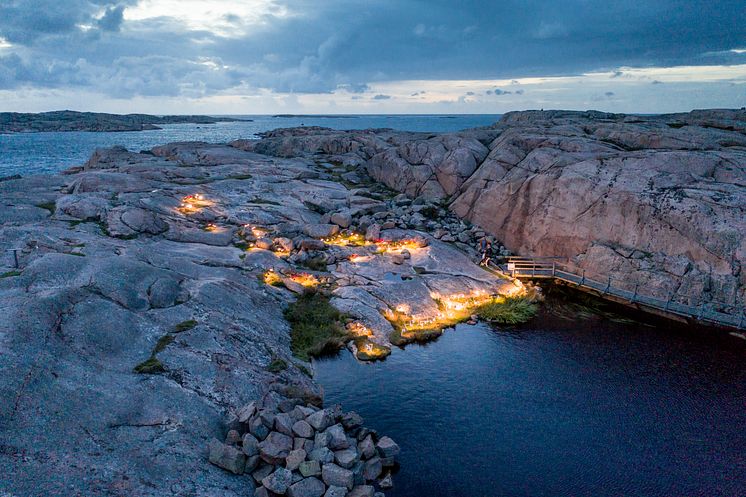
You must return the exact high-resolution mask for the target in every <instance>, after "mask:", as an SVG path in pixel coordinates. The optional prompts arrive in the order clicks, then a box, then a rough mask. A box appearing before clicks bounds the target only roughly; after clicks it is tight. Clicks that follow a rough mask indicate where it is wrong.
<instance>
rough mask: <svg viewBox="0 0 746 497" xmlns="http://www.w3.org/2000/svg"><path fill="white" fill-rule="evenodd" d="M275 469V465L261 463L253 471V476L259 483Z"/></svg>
mask: <svg viewBox="0 0 746 497" xmlns="http://www.w3.org/2000/svg"><path fill="white" fill-rule="evenodd" d="M274 469H275V468H274V466H272V465H271V464H266V463H264V464H262V463H260V464H259V465H258V466H257V468H256V469H255V470H254V471H253V472H252V473H251V477H252V478H253V479H254V481H256V482H257V483H261V481H262V480H263V479H265V478H266V477H267V476H269V474H270V473H272V471H274Z"/></svg>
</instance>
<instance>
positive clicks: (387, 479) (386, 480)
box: [378, 473, 394, 489]
mask: <svg viewBox="0 0 746 497" xmlns="http://www.w3.org/2000/svg"><path fill="white" fill-rule="evenodd" d="M378 484H379V485H380V486H381V488H383V489H387V488H391V487H393V486H394V482H393V480H392V479H391V473H386V476H384V477H383V478H381V481H380V482H378Z"/></svg>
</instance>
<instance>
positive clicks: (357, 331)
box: [347, 321, 373, 338]
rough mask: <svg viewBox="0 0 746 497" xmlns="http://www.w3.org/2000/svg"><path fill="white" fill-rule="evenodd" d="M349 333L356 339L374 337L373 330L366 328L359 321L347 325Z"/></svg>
mask: <svg viewBox="0 0 746 497" xmlns="http://www.w3.org/2000/svg"><path fill="white" fill-rule="evenodd" d="M347 331H349V332H350V335H352V336H353V337H355V338H358V337H372V336H373V330H371V329H370V328H368V327H367V326H365V325H364V324H363V323H361V322H359V321H353V322H352V323H349V324H348V325H347Z"/></svg>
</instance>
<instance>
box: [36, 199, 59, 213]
mask: <svg viewBox="0 0 746 497" xmlns="http://www.w3.org/2000/svg"><path fill="white" fill-rule="evenodd" d="M36 206H37V207H39V208H40V209H46V210H48V211H49V213H50V214H51V215H53V216H54V213H55V212H57V204H55V203H54V202H43V203H41V204H36Z"/></svg>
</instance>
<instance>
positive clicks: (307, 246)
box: [300, 238, 326, 250]
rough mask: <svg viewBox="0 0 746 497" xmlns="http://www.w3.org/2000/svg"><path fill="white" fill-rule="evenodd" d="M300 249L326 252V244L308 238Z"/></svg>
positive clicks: (302, 241)
mask: <svg viewBox="0 0 746 497" xmlns="http://www.w3.org/2000/svg"><path fill="white" fill-rule="evenodd" d="M300 248H302V249H303V250H324V249H325V248H326V244H325V243H324V242H323V241H321V240H314V239H312V238H306V239H304V240H301V242H300Z"/></svg>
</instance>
